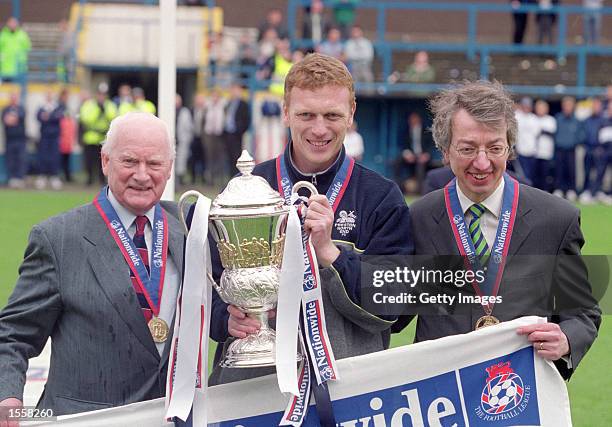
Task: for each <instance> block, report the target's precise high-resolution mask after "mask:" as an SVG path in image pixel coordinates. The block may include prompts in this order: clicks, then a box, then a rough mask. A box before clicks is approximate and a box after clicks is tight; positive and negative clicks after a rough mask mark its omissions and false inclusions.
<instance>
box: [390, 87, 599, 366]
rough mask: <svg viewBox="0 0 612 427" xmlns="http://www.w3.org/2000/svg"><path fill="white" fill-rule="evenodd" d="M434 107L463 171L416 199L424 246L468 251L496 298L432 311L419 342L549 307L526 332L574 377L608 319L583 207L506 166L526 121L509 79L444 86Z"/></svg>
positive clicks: (414, 214)
mask: <svg viewBox="0 0 612 427" xmlns="http://www.w3.org/2000/svg"><path fill="white" fill-rule="evenodd" d="M431 107H432V112H433V114H434V121H433V128H432V131H433V136H434V140H435V142H436V145H437V146H438V148H439V149H440V150H441V151H442V153H443V155H444V160H445V163H447V164H449V165H450V167H451V169H452V171H453V173H454V175H455V177H456V179H453V180H452V181H451V182H450V183H449V184H448V185H447V186H446V187H445V188H443V189H440V190H437V191H434V192H432V193H429V194H427V195H425V196H424V197H423V198H421V199H420V200H418V201H416V202H415V203H413V204H412V205H411V206H410V212H411V223H412V229H413V236H414V239H415V253H416V254H417V255H433V256H447V255H457V256H459V255H462V256H463V258H462V259H466V260H469V261H467V262H468V263H469V265H470V267H471V268H472V269H473V271H481V272H483V273H484V274H483V276H484V280H481V281H477V282H479V283H475V284H474V286H473V287H474V290H473V291H472V292H473V295H478V296H479V297H488V298H486V299H487V300H488V301H486V302H488V303H487V304H484V305H482V304H471V305H469V304H468V305H467V306H466V307H465V306H464V307H461V309H463V311H461V309H460V308H459V307H458V306H454V307H453V308H452V310H451V309H449V307H444V310H446V311H437V312H436V313H435V314H434V313H433V312H432V311H429V312H428V313H424V311H425V309H423V311H421V312H419V316H418V321H417V327H416V341H423V340H429V339H435V338H440V337H443V336H447V335H454V334H462V333H467V332H470V331H472V330H474V329H478V328H480V327H484V326H488V325H492V324H495V323H498V322H499V321H506V320H511V319H514V318H518V317H521V316H524V315H541V316H545V317H547V318H548V322H547V323H543V324H534V325H530V326H527V327H522V328H519V330H517V333H519V334H522V335H526V336H527V337H528V339H529V341H531V342H532V343H533V346H534V349H535V352H536V353H537V355H538V356H541V357H544V358H546V359H549V360H552V361H555V365H556V366H557V368H558V369H559V372H560V373H561V374H562V375H563V376H564V377H565V378H569V376H570V375H571V373H572V372H573V370H574V369H575V368H576V366H577V365H578V363H579V362H580V360H581V359H582V357H583V356H584V355H585V353H586V352H587V350H588V349H589V347H590V346H591V344H592V343H593V341H594V340H595V337H596V336H597V330H598V328H599V324H600V322H601V311H600V309H599V307H598V305H597V302H596V301H595V299H594V298H593V296H592V292H591V286H590V284H589V281H588V279H587V271H586V268H585V265H584V263H583V260H582V258H581V256H580V249H581V247H582V245H583V244H584V239H583V236H582V233H581V231H580V212H579V210H578V209H576V208H575V207H574V206H572V205H571V204H569V203H568V202H566V201H564V200H562V199H559V198H556V197H554V196H551V195H550V194H548V193H545V192H542V191H540V190H537V189H535V188H532V187H528V186H526V185H522V184H519V183H518V182H517V181H516V180H514V179H513V178H511V177H510V176H509V175H507V174H506V163H507V161H508V159H509V158H510V156H511V155H512V152H513V147H514V144H515V142H516V134H517V124H516V119H515V118H514V111H513V103H512V99H511V98H510V97H509V95H508V94H507V92H506V91H505V90H504V88H503V87H502V86H501V85H500V84H499V83H490V82H473V83H465V84H463V85H459V86H457V87H454V88H452V89H449V90H446V91H443V92H442V93H440V94H439V95H438V96H437V97H436V98H434V99H433V101H432V102H431ZM438 259H440V258H438ZM447 259H448V258H447ZM462 259H460V260H459V265H460V266H461V268H463V263H464V261H462ZM450 263H452V262H450ZM467 288H470V286H469V285H468V286H467V287H466V288H464V289H463V290H462V291H461V292H464V293H465V292H467V291H468V290H467ZM491 298H493V300H491ZM481 301H482V300H481ZM440 308H441V307H440V306H438V307H435V309H437V310H439V309H440ZM432 309H433V307H432ZM423 313H424V314H423ZM440 313H442V314H440ZM409 319H410V317H407V318H403V319H401V320H400V322H398V324H397V325H396V326H395V327H394V329H395V331H397V330H398V329H399V326H400V325H401V324H404V325H405V324H406V320H409Z"/></svg>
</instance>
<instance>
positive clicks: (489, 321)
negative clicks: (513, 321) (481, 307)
mask: <svg viewBox="0 0 612 427" xmlns="http://www.w3.org/2000/svg"><path fill="white" fill-rule="evenodd" d="M498 323H499V319H498V318H497V317H495V316H491V315H490V314H487V315H486V316H482V317H481V318H480V319H478V320H477V321H476V327H475V328H474V329H475V330H478V329H482V328H486V327H487V326H493V325H497V324H498Z"/></svg>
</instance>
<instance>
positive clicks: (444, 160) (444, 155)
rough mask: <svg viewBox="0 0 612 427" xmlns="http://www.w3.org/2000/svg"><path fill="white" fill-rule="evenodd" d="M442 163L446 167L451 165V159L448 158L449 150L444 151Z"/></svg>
mask: <svg viewBox="0 0 612 427" xmlns="http://www.w3.org/2000/svg"><path fill="white" fill-rule="evenodd" d="M442 161H443V162H444V165H445V166H448V165H449V164H450V159H449V158H448V150H444V151H442Z"/></svg>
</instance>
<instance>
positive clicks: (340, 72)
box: [284, 53, 355, 107]
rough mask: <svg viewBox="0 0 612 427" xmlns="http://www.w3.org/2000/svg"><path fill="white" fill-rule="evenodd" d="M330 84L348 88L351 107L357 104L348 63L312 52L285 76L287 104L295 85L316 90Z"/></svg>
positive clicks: (287, 104)
mask: <svg viewBox="0 0 612 427" xmlns="http://www.w3.org/2000/svg"><path fill="white" fill-rule="evenodd" d="M328 85H332V86H341V87H345V88H347V89H348V91H349V103H350V105H351V107H352V106H353V104H355V88H354V86H353V77H352V76H351V73H350V72H349V70H348V69H347V68H346V65H344V64H343V63H342V61H340V60H339V59H336V58H333V57H331V56H327V55H322V54H320V53H310V54H308V55H306V56H305V57H304V59H302V60H301V61H300V62H298V63H297V64H295V65H293V67H291V70H289V73H288V74H287V77H286V78H285V95H284V96H285V97H284V101H285V105H286V106H289V95H290V94H291V89H293V88H294V87H297V88H300V89H308V90H314V89H320V88H322V87H324V86H328Z"/></svg>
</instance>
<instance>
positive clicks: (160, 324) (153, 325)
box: [148, 316, 170, 344]
mask: <svg viewBox="0 0 612 427" xmlns="http://www.w3.org/2000/svg"><path fill="white" fill-rule="evenodd" d="M148 326H149V332H151V336H152V337H153V341H154V342H156V343H158V344H159V343H163V342H164V341H166V340H167V339H168V332H169V331H170V329H169V328H168V324H167V323H166V322H165V321H164V320H163V319H160V318H159V317H155V316H153V317H152V318H151V320H149V324H148Z"/></svg>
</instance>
